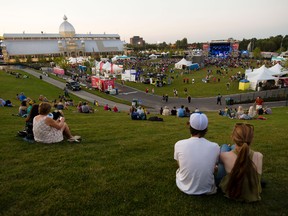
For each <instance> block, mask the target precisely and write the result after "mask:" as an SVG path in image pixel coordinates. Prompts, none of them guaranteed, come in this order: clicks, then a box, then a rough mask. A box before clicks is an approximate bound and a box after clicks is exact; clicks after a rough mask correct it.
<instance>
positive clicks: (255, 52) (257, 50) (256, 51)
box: [253, 47, 262, 59]
mask: <svg viewBox="0 0 288 216" xmlns="http://www.w3.org/2000/svg"><path fill="white" fill-rule="evenodd" d="M253 57H254V58H255V59H260V58H261V57H262V56H261V49H260V48H259V47H256V48H255V49H254V50H253Z"/></svg>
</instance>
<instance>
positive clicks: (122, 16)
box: [0, 0, 288, 43]
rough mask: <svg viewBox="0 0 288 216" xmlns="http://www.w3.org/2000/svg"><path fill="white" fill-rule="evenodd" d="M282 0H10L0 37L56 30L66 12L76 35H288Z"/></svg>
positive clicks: (286, 3)
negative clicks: (8, 34) (9, 34)
mask: <svg viewBox="0 0 288 216" xmlns="http://www.w3.org/2000/svg"><path fill="white" fill-rule="evenodd" d="M287 10H288V0H277V1H271V0H238V1H235V0H178V1H175V0H161V1H160V0H142V1H139V0H108V1H105V0H102V1H99V0H77V1H75V0H49V1H42V0H25V1H23V0H10V1H4V2H3V3H1V13H0V14H1V21H0V35H3V34H4V33H22V32H23V31H25V33H41V31H43V32H44V33H59V26H60V25H61V23H62V22H63V17H64V15H66V16H67V18H68V20H67V21H68V22H70V23H71V24H72V25H73V26H74V28H75V31H76V33H78V34H86V33H90V32H91V33H92V34H103V33H104V32H105V33H106V34H119V35H120V38H121V40H122V41H126V42H127V43H129V42H130V38H131V37H133V36H140V37H142V38H143V39H144V40H145V41H146V43H162V42H166V43H175V42H176V41H177V40H182V39H183V38H187V40H188V43H194V42H207V41H211V40H221V39H228V38H231V37H232V38H234V39H236V40H243V39H251V38H254V37H255V38H257V39H261V38H269V37H271V36H277V35H283V36H284V35H288V13H287Z"/></svg>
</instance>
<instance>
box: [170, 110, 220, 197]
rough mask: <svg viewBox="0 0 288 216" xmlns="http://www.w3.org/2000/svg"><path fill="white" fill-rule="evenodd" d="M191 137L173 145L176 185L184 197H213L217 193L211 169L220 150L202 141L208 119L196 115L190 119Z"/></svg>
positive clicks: (217, 146) (213, 144)
mask: <svg viewBox="0 0 288 216" xmlns="http://www.w3.org/2000/svg"><path fill="white" fill-rule="evenodd" d="M189 122H190V132H191V135H192V136H191V137H190V138H188V139H184V140H180V141H178V142H177V143H176V144H175V148H174V159H175V160H176V161H177V163H178V165H179V168H178V169H177V171H176V185H177V187H178V188H179V189H180V190H181V191H183V192H184V193H186V194H190V195H201V194H214V193H216V191H217V188H216V185H215V180H214V170H215V168H216V164H217V163H218V158H219V153H220V148H219V145H218V144H217V143H214V142H210V141H208V140H207V139H205V138H204V136H205V134H206V133H207V130H208V118H207V116H206V115H205V114H203V113H201V112H198V113H193V114H192V115H191V116H190V121H189Z"/></svg>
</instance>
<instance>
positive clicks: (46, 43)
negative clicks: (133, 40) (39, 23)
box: [1, 15, 124, 63]
mask: <svg viewBox="0 0 288 216" xmlns="http://www.w3.org/2000/svg"><path fill="white" fill-rule="evenodd" d="M63 19H64V21H63V22H62V23H61V25H60V26H59V33H54V34H53V33H52V34H50V33H43V32H41V33H40V34H28V33H25V32H23V33H22V34H21V33H20V34H19V33H18V34H11V33H4V34H3V40H2V44H1V48H2V53H3V58H4V61H5V62H7V63H11V62H16V61H20V62H25V61H27V59H28V58H30V59H31V60H32V61H35V62H37V61H38V60H39V59H40V58H46V59H47V58H54V57H59V56H64V57H77V56H94V55H100V56H101V55H116V54H118V55H119V54H123V48H124V44H123V42H122V41H121V40H120V36H119V35H118V34H105V33H104V34H91V33H89V34H76V31H75V29H74V27H73V25H72V24H71V23H69V22H68V21H67V20H68V19H67V17H66V16H65V15H64V17H63Z"/></svg>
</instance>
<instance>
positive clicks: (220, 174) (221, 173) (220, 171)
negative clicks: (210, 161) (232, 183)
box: [215, 144, 235, 186]
mask: <svg viewBox="0 0 288 216" xmlns="http://www.w3.org/2000/svg"><path fill="white" fill-rule="evenodd" d="M234 149H235V144H234V145H232V146H228V145H227V144H223V145H222V146H221V147H220V154H221V153H222V152H229V151H231V150H234ZM225 175H226V171H225V168H224V164H223V163H222V161H221V160H220V159H219V163H218V172H217V175H216V176H215V183H216V185H217V186H218V185H219V184H220V181H221V180H222V178H223V177H224V176H225Z"/></svg>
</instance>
